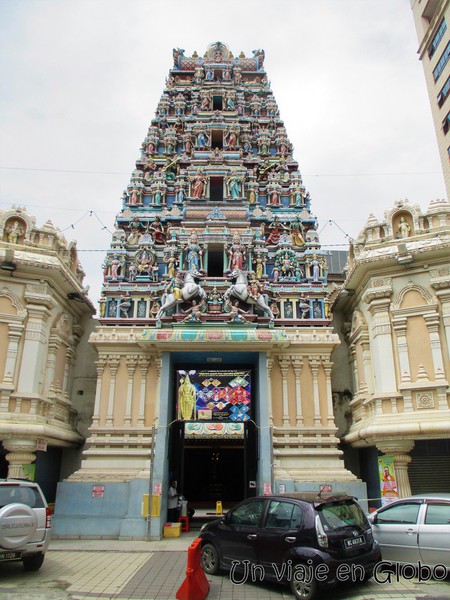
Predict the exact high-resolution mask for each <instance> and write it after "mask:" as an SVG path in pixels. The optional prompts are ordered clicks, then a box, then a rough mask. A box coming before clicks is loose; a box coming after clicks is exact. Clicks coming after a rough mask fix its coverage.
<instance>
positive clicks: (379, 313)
mask: <svg viewBox="0 0 450 600" xmlns="http://www.w3.org/2000/svg"><path fill="white" fill-rule="evenodd" d="M391 295H392V281H391V279H390V278H388V277H387V278H385V279H380V280H375V281H373V282H371V287H369V288H368V289H367V290H366V292H365V293H364V295H363V300H364V301H365V302H367V304H368V305H369V312H370V314H371V315H372V323H371V326H372V359H373V369H374V379H375V390H374V391H375V394H385V393H387V394H389V393H393V392H394V391H396V390H397V381H396V376H395V362H394V349H393V346H392V331H391V321H390V312H389V310H390V304H391V301H390V297H391Z"/></svg>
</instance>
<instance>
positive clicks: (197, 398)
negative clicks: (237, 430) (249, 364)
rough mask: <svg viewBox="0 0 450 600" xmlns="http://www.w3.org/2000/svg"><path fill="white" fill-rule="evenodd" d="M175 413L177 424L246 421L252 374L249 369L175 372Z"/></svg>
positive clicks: (249, 409) (249, 408)
mask: <svg viewBox="0 0 450 600" xmlns="http://www.w3.org/2000/svg"><path fill="white" fill-rule="evenodd" d="M176 414H177V419H178V420H180V421H229V422H234V423H238V422H244V421H248V420H249V419H250V418H251V372H250V371H249V370H248V369H245V370H244V369H242V370H239V369H230V370H220V369H208V370H201V371H196V370H189V371H187V370H186V371H184V370H177V384H176Z"/></svg>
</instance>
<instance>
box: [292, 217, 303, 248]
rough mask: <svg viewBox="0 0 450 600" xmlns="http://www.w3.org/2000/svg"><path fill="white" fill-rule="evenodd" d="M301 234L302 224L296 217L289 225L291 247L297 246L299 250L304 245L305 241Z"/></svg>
mask: <svg viewBox="0 0 450 600" xmlns="http://www.w3.org/2000/svg"><path fill="white" fill-rule="evenodd" d="M302 233H303V226H302V222H301V221H300V219H299V217H297V218H296V219H295V221H293V222H292V223H291V242H292V245H293V246H298V247H299V248H301V247H302V246H304V245H305V240H304V238H303V235H302Z"/></svg>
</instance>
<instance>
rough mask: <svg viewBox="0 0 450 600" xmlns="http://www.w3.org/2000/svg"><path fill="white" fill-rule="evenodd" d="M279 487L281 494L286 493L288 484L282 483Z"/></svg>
mask: <svg viewBox="0 0 450 600" xmlns="http://www.w3.org/2000/svg"><path fill="white" fill-rule="evenodd" d="M278 487H279V488H280V494H285V493H286V484H285V483H280V485H279V486H278Z"/></svg>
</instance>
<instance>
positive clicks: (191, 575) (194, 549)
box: [176, 538, 209, 600]
mask: <svg viewBox="0 0 450 600" xmlns="http://www.w3.org/2000/svg"><path fill="white" fill-rule="evenodd" d="M201 555H202V540H201V539H200V538H195V540H194V541H193V542H192V544H191V545H190V546H189V548H188V558H187V567H186V578H185V580H184V581H183V583H182V584H181V586H180V588H179V589H178V591H177V595H176V597H177V598H178V600H205V598H206V596H207V595H208V593H209V581H208V580H207V579H206V575H205V574H204V572H203V569H202V568H201V566H200V559H201Z"/></svg>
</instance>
